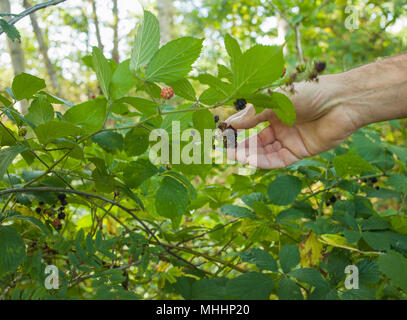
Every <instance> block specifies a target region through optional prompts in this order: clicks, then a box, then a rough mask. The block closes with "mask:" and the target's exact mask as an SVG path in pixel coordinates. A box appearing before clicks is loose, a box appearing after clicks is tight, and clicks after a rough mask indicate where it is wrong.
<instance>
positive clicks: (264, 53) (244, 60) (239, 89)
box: [232, 45, 284, 95]
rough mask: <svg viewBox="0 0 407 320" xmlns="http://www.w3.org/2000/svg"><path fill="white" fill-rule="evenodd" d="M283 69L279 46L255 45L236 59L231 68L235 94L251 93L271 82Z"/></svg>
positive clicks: (278, 76)
mask: <svg viewBox="0 0 407 320" xmlns="http://www.w3.org/2000/svg"><path fill="white" fill-rule="evenodd" d="M283 71H284V58H283V51H282V49H281V47H278V46H262V45H255V46H254V47H251V48H250V49H249V50H247V51H246V52H245V53H244V54H243V55H242V56H241V58H240V59H239V60H238V61H236V64H235V67H234V68H233V69H232V72H233V80H232V85H233V88H234V92H235V95H236V94H238V95H242V94H244V93H251V92H253V91H254V90H257V89H258V88H261V87H264V86H266V85H268V84H271V83H273V82H274V81H276V80H278V79H279V78H280V77H281V74H282V73H283Z"/></svg>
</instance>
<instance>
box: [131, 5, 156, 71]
mask: <svg viewBox="0 0 407 320" xmlns="http://www.w3.org/2000/svg"><path fill="white" fill-rule="evenodd" d="M159 45H160V26H159V23H158V20H157V18H156V17H155V15H153V14H152V13H151V12H149V11H144V19H143V23H142V24H141V25H140V26H139V28H138V30H137V34H136V38H135V40H134V45H133V48H132V51H131V61H130V70H131V71H132V72H135V71H136V70H137V69H139V68H140V67H142V66H145V65H147V64H148V63H149V62H150V60H151V58H152V57H153V55H154V54H155V53H156V51H157V50H158V47H159Z"/></svg>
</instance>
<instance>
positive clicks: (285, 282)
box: [277, 278, 304, 300]
mask: <svg viewBox="0 0 407 320" xmlns="http://www.w3.org/2000/svg"><path fill="white" fill-rule="evenodd" d="M277 295H278V297H279V298H280V300H304V297H303V295H302V293H301V288H300V287H299V285H298V284H296V283H295V282H294V281H293V280H291V279H288V278H281V279H280V281H279V282H278V290H277Z"/></svg>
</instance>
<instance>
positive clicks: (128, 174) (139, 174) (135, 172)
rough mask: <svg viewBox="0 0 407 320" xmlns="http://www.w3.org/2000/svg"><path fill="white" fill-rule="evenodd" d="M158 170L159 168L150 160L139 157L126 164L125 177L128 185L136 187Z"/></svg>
mask: <svg viewBox="0 0 407 320" xmlns="http://www.w3.org/2000/svg"><path fill="white" fill-rule="evenodd" d="M157 171H158V170H157V168H156V167H155V166H154V165H153V164H152V163H151V162H150V161H148V160H146V159H138V160H137V161H134V162H131V163H130V164H129V165H127V166H126V168H125V169H124V172H123V173H124V175H123V178H124V181H125V182H126V184H127V186H128V187H130V188H136V187H138V186H139V185H140V184H141V183H142V182H143V181H144V180H147V179H148V178H150V177H152V176H153V175H155V174H156V173H157Z"/></svg>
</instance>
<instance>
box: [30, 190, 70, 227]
mask: <svg viewBox="0 0 407 320" xmlns="http://www.w3.org/2000/svg"><path fill="white" fill-rule="evenodd" d="M58 200H59V202H60V204H61V206H60V207H59V208H58V210H56V206H55V204H53V205H52V206H51V207H49V208H45V204H44V202H42V201H40V202H39V206H38V207H37V208H36V209H35V212H36V213H37V214H44V215H45V216H46V217H49V218H50V219H51V220H52V225H53V226H54V228H55V229H56V230H61V228H62V220H64V219H65V217H66V214H65V206H66V205H67V204H68V202H67V201H66V195H65V194H58ZM55 216H56V217H55Z"/></svg>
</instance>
